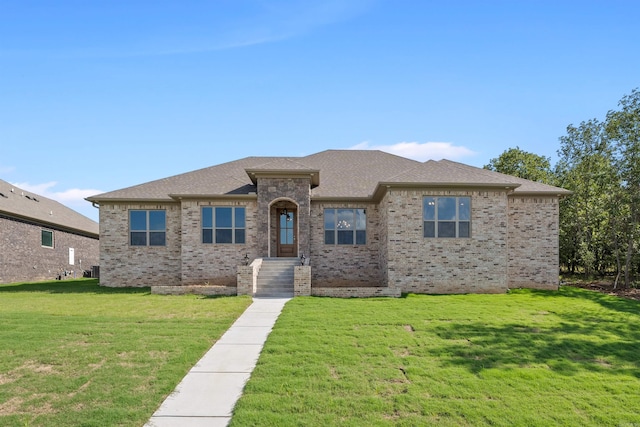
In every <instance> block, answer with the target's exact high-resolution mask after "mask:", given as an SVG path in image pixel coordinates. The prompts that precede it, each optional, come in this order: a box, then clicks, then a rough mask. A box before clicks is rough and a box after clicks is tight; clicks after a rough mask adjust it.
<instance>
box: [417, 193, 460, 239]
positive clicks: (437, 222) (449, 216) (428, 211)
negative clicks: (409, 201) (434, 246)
mask: <svg viewBox="0 0 640 427" xmlns="http://www.w3.org/2000/svg"><path fill="white" fill-rule="evenodd" d="M422 212H423V221H424V237H471V198H470V197H425V198H424V199H423V208H422Z"/></svg>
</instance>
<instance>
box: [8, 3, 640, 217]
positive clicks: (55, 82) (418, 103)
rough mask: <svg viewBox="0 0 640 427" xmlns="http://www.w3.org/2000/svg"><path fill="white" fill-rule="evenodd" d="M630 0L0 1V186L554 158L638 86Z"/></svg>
mask: <svg viewBox="0 0 640 427" xmlns="http://www.w3.org/2000/svg"><path fill="white" fill-rule="evenodd" d="M638 16H640V2H639V1H637V0H601V1H591V0H553V1H551V0H549V1H547V0H537V1H533V0H509V1H495V0H482V1H479V0H478V1H463V0H446V1H445V0H441V1H429V0H414V1H411V0H326V1H320V0H319V1H308V0H290V1H283V0H209V1H200V0H176V1H164V0H145V1H141V0H108V1H102V0H92V1H85V0H40V1H32V0H0V179H3V180H5V181H8V182H10V183H12V184H13V185H15V186H17V187H19V188H22V189H24V190H27V191H31V192H33V193H35V194H38V195H41V196H45V197H49V198H52V199H54V200H58V201H59V202H61V203H63V204H65V205H67V206H69V207H70V208H72V209H74V210H76V211H78V212H80V213H82V214H83V215H85V216H88V217H89V218H91V219H94V220H96V221H97V220H98V210H97V209H96V208H94V207H93V206H92V205H91V203H89V202H87V201H86V200H84V199H85V198H86V197H88V196H92V195H96V194H99V193H103V192H107V191H112V190H117V189H121V188H125V187H129V186H132V185H137V184H141V183H145V182H149V181H152V180H155V179H160V178H165V177H168V176H173V175H176V174H180V173H184V172H189V171H193V170H196V169H200V168H204V167H208V166H213V165H217V164H220V163H224V162H228V161H232V160H236V159H240V158H243V157H246V156H305V155H309V154H313V153H316V152H319V151H323V150H327V149H378V150H383V151H387V152H391V153H394V154H398V155H401V156H404V157H408V158H412V159H416V160H419V161H426V160H428V159H436V160H438V159H442V158H447V159H450V160H455V161H459V162H463V163H466V164H469V165H473V166H478V167H482V166H483V165H486V164H488V163H489V161H490V160H491V159H492V158H495V157H498V156H499V155H500V154H501V153H503V152H504V151H505V150H507V149H509V148H513V147H519V148H521V149H522V150H525V151H528V152H532V153H535V154H538V155H541V156H545V157H549V158H550V159H551V161H552V164H555V162H556V160H557V150H558V148H559V138H560V137H561V136H563V135H565V134H566V127H567V126H568V125H570V124H574V125H578V124H579V123H580V122H581V121H586V120H589V119H592V118H599V119H603V118H604V116H605V115H606V113H607V111H609V110H615V109H616V108H617V104H618V101H619V100H620V99H621V98H622V97H623V96H624V95H626V94H629V93H630V92H631V91H632V90H633V89H634V88H637V87H639V86H640V54H638V52H639V50H638V49H639V46H640V25H638V22H637V18H638Z"/></svg>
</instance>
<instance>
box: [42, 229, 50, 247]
mask: <svg viewBox="0 0 640 427" xmlns="http://www.w3.org/2000/svg"><path fill="white" fill-rule="evenodd" d="M40 244H41V245H42V246H44V247H45V248H52V247H53V231H50V230H42V236H41V239H40Z"/></svg>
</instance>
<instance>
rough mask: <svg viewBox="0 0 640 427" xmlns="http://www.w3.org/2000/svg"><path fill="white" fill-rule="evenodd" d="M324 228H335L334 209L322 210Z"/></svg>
mask: <svg viewBox="0 0 640 427" xmlns="http://www.w3.org/2000/svg"><path fill="white" fill-rule="evenodd" d="M324 229H325V230H335V229H336V210H335V209H325V210H324Z"/></svg>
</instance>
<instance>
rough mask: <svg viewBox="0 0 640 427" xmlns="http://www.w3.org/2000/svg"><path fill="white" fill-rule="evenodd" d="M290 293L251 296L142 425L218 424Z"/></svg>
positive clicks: (209, 426)
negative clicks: (272, 296) (242, 310)
mask: <svg viewBox="0 0 640 427" xmlns="http://www.w3.org/2000/svg"><path fill="white" fill-rule="evenodd" d="M289 299H290V298H254V300H253V303H252V304H251V305H250V306H249V307H248V308H247V309H246V310H245V312H244V313H243V314H242V315H241V316H240V317H239V318H238V319H237V320H236V322H235V323H234V324H233V325H231V328H229V330H228V331H227V332H225V334H224V335H223V336H222V337H221V338H220V340H218V342H216V343H215V344H214V346H213V347H211V349H210V350H209V351H208V352H207V353H206V354H205V355H204V356H203V357H202V359H200V361H199V362H198V363H196V365H195V366H194V367H193V368H192V369H191V370H190V371H189V372H188V373H187V375H186V376H185V377H184V378H183V379H182V381H181V382H180V384H178V386H177V387H176V389H175V390H174V391H173V393H171V394H170V395H169V396H168V397H167V398H166V400H165V401H164V402H163V403H162V405H160V408H158V410H157V411H156V412H155V413H154V414H153V416H152V417H151V419H150V420H149V422H147V424H145V427H174V426H180V427H200V426H207V427H218V426H226V425H227V424H229V421H231V413H232V411H233V407H234V405H235V404H236V401H237V400H238V399H239V398H240V396H241V395H242V389H243V388H244V385H245V383H246V382H247V380H248V379H249V377H250V376H251V372H252V371H253V368H255V366H256V362H257V361H258V357H259V356H260V352H261V351H262V346H263V345H264V343H265V341H266V340H267V336H268V335H269V333H270V332H271V329H272V328H273V325H274V324H275V322H276V320H277V319H278V316H279V315H280V313H281V312H282V308H283V307H284V305H285V303H286V302H287V301H289Z"/></svg>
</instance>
